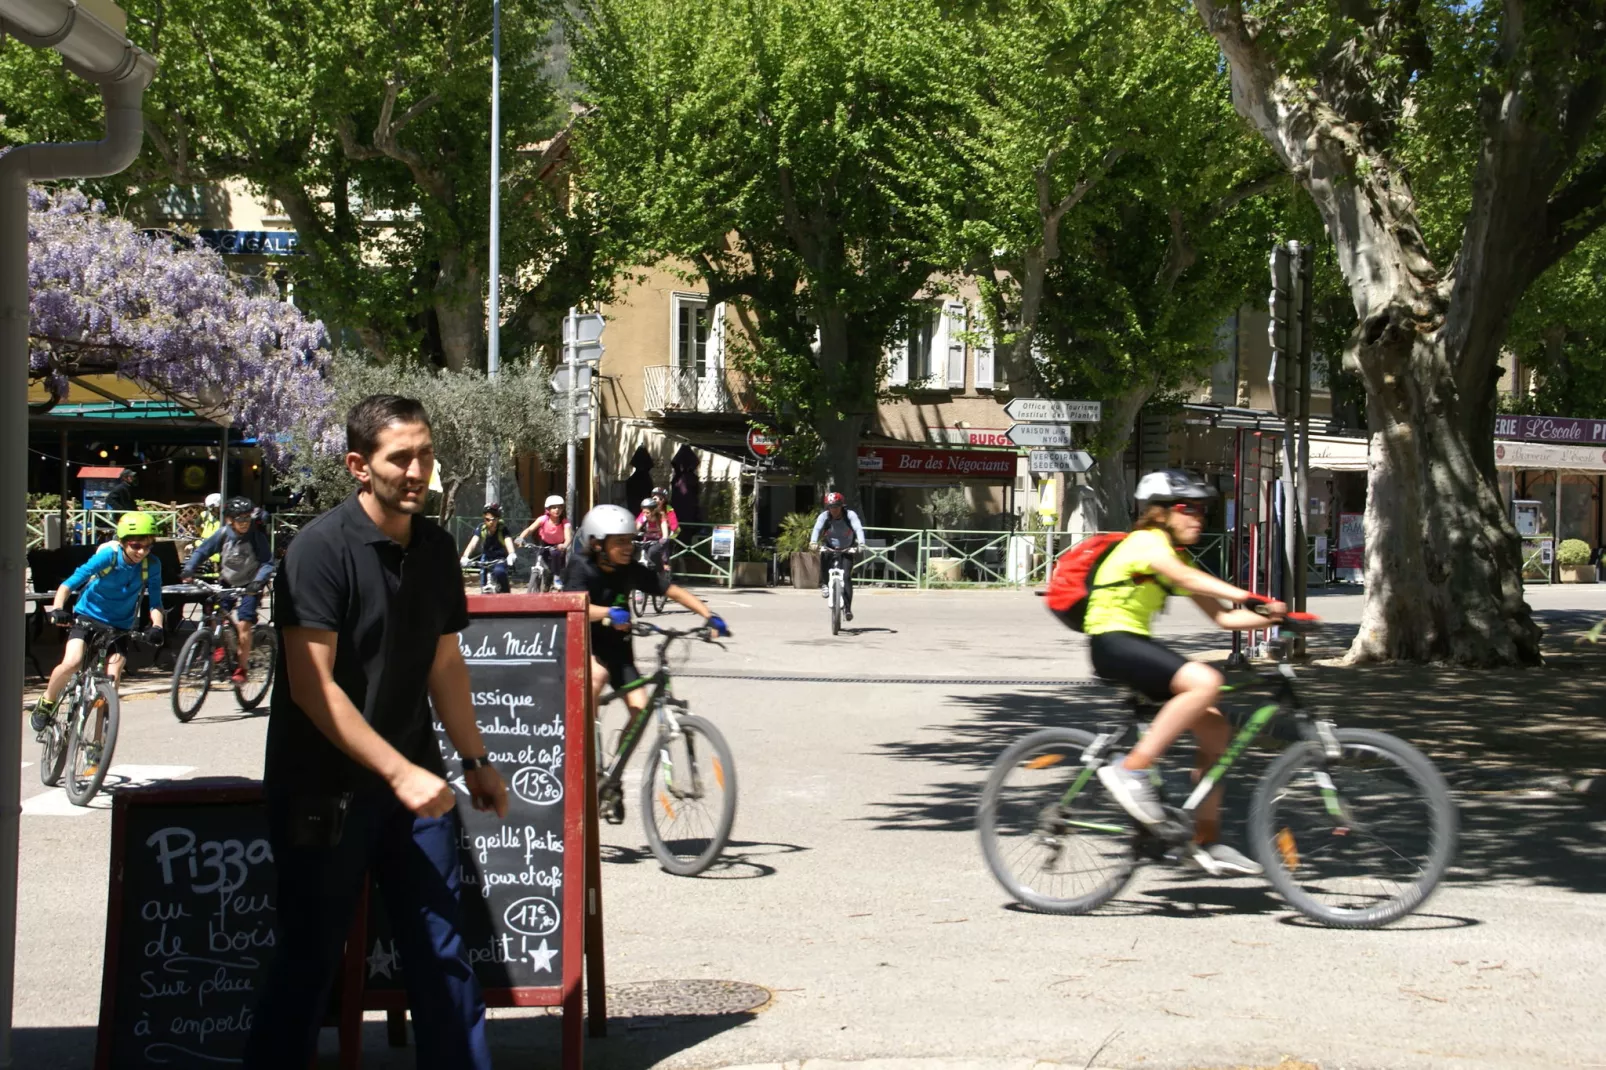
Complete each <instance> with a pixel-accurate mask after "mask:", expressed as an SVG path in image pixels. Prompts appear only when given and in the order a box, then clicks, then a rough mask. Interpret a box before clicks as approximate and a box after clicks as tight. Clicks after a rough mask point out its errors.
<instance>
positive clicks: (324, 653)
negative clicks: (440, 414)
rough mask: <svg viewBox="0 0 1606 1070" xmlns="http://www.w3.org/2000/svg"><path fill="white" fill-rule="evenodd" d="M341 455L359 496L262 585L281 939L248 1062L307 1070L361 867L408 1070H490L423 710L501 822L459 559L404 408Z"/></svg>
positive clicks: (417, 414) (365, 410) (362, 411)
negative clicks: (375, 901) (400, 1014)
mask: <svg viewBox="0 0 1606 1070" xmlns="http://www.w3.org/2000/svg"><path fill="white" fill-rule="evenodd" d="M346 442H347V448H348V449H349V450H350V452H349V453H347V454H346V467H347V468H348V469H349V470H350V471H351V474H352V475H353V476H354V477H355V478H356V480H357V483H358V485H359V490H358V492H357V493H356V494H354V495H352V496H351V497H350V498H348V499H346V501H345V502H343V503H342V504H341V505H339V506H338V507H336V508H335V509H333V510H332V511H330V512H329V513H326V514H325V515H323V516H321V517H319V518H318V519H317V520H315V521H313V522H312V523H311V524H308V525H307V526H306V528H304V529H303V530H302V532H301V533H300V534H299V535H297V536H296V539H295V541H294V542H293V543H291V545H290V551H289V553H288V554H286V555H285V561H284V567H283V568H281V569H280V570H279V574H278V579H277V581H276V583H275V586H274V608H275V614H276V617H277V621H276V623H277V626H278V628H279V635H280V639H279V665H278V675H277V678H276V681H275V684H274V690H273V704H272V716H271V719H270V720H269V722H268V746H267V757H266V762H265V769H264V772H263V780H264V783H265V786H266V791H267V797H268V819H269V835H270V838H271V841H272V844H273V856H274V861H275V863H276V865H277V867H278V881H279V889H278V898H277V907H278V919H279V920H278V924H279V928H278V943H277V946H276V948H275V951H274V958H273V965H272V967H271V969H270V971H269V975H268V977H267V978H266V983H265V985H264V989H263V991H262V994H261V998H260V1002H259V1003H258V1006H257V1012H256V1016H255V1020H254V1021H253V1023H252V1029H251V1042H250V1046H249V1050H248V1052H247V1054H246V1059H245V1065H246V1066H247V1067H248V1068H258V1070H286V1068H300V1067H305V1066H307V1065H308V1064H309V1063H310V1062H311V1060H312V1057H313V1055H314V1053H315V1052H316V1051H317V1039H318V1029H319V1027H320V1026H321V1025H322V1023H323V1019H324V1014H325V1011H326V1010H327V1008H328V1006H329V990H330V986H331V984H332V982H333V980H334V976H335V971H336V967H337V965H338V962H339V959H340V953H341V948H342V946H343V944H344V942H345V939H346V933H347V931H348V930H349V929H350V927H351V921H352V917H353V914H354V912H355V910H356V907H357V902H358V899H359V897H360V895H361V892H362V887H363V878H364V875H365V874H366V873H368V872H369V871H370V870H372V871H373V873H374V874H375V876H377V878H378V880H379V889H380V892H381V894H382V895H383V896H384V899H385V906H386V910H387V912H388V914H389V917H390V922H391V926H392V928H393V929H394V930H395V933H396V942H397V945H398V949H399V951H400V957H401V960H402V962H404V963H405V964H406V965H405V975H406V978H407V998H408V1006H409V1008H410V1009H411V1011H412V1014H413V1027H414V1031H415V1034H416V1037H417V1042H418V1066H419V1067H420V1068H428V1070H434V1068H437V1067H439V1068H448V1067H450V1068H452V1070H456V1068H459V1067H464V1068H470V1070H488V1068H489V1067H490V1065H491V1061H490V1053H489V1050H488V1049H487V1047H486V1043H485V1002H484V1000H483V998H482V997H481V994H480V990H479V985H478V983H477V982H476V981H475V978H474V971H473V968H472V967H471V965H470V962H469V955H468V949H467V947H466V946H465V945H464V943H463V938H462V929H461V925H460V924H459V906H458V885H459V878H460V871H459V862H458V853H457V837H458V830H459V825H458V822H457V818H456V815H455V814H454V813H453V812H452V808H453V805H454V803H455V802H456V799H455V797H454V796H453V793H452V789H451V787H450V786H449V785H448V784H447V782H446V780H445V775H446V769H445V767H444V763H443V762H442V760H441V754H440V748H439V746H438V745H437V744H436V742H435V734H434V728H433V721H432V718H431V712H430V703H431V700H433V704H434V712H435V714H436V715H438V716H439V717H440V720H441V724H442V725H443V726H444V727H445V729H446V734H447V735H448V736H449V737H450V738H451V741H452V744H453V745H454V746H455V747H456V748H457V751H458V753H459V754H461V755H463V756H464V759H463V773H464V782H465V783H466V785H467V789H468V794H469V796H470V798H471V799H472V801H473V804H474V808H475V809H477V810H495V811H496V812H497V814H498V815H500V816H505V815H506V813H507V790H506V788H505V787H504V786H503V784H502V780H501V777H500V776H499V775H498V774H497V772H496V770H495V768H493V767H492V766H490V765H489V764H487V763H486V761H485V746H484V744H483V743H482V741H481V739H480V730H479V725H478V724H477V723H476V722H475V720H474V708H473V705H472V702H471V700H470V698H469V687H468V668H467V666H466V665H465V664H464V663H463V657H462V653H461V652H460V650H459V649H458V644H457V632H459V631H461V630H462V629H463V628H464V627H465V626H466V625H467V624H468V608H467V602H466V600H465V598H464V595H463V582H462V574H461V573H460V572H459V571H458V564H457V548H456V545H455V544H454V542H453V540H452V538H451V536H450V535H448V534H447V533H446V532H445V531H443V530H441V528H439V527H438V526H436V525H435V524H433V523H431V522H430V521H428V520H426V519H425V518H424V517H422V516H420V515H419V514H420V513H421V512H422V511H423V508H424V499H425V494H426V492H427V490H428V487H429V477H430V471H431V469H432V468H433V466H434V463H435V454H434V447H433V445H432V444H431V437H430V428H429V419H428V417H427V416H426V415H425V413H424V409H423V406H421V405H420V404H419V403H418V402H416V401H413V400H412V399H410V398H402V397H397V396H395V395H391V394H379V395H374V396H373V397H369V398H365V399H363V400H362V401H360V402H358V403H357V405H355V406H354V407H353V408H352V410H351V413H350V414H349V415H348V416H347V418H346Z"/></svg>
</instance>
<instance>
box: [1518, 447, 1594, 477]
mask: <svg viewBox="0 0 1606 1070" xmlns="http://www.w3.org/2000/svg"><path fill="white" fill-rule="evenodd" d="M1494 463H1495V467H1496V468H1548V469H1554V470H1559V471H1564V472H1566V471H1572V472H1602V471H1606V449H1603V448H1602V447H1600V446H1563V445H1559V444H1554V443H1549V442H1496V443H1495V444H1494Z"/></svg>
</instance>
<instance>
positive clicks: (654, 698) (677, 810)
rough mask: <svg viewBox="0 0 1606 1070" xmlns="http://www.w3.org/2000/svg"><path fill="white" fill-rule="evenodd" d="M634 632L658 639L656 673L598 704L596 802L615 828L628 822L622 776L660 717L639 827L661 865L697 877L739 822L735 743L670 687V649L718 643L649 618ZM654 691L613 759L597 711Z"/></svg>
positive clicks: (705, 633) (699, 631)
mask: <svg viewBox="0 0 1606 1070" xmlns="http://www.w3.org/2000/svg"><path fill="white" fill-rule="evenodd" d="M634 631H635V634H636V635H641V636H646V635H659V636H662V637H663V641H662V642H661V643H659V644H658V652H657V653H658V669H657V671H656V672H654V673H653V674H652V675H651V676H647V677H644V678H642V679H641V680H638V681H636V682H635V683H634V684H632V685H630V686H628V687H626V688H623V689H621V690H618V691H610V692H608V693H606V694H604V695H603V696H601V698H599V699H598V700H597V709H598V711H599V716H598V719H597V741H596V742H597V798H598V804H599V808H600V812H601V814H602V817H603V818H604V819H605V820H606V821H608V822H609V823H610V824H614V825H618V824H622V823H623V822H624V819H625V805H624V785H623V780H624V773H625V765H626V764H627V763H628V762H629V761H630V755H631V754H632V753H634V751H635V749H636V746H637V744H639V743H640V742H641V737H642V733H643V732H644V731H645V730H646V727H647V722H648V721H649V720H653V719H656V720H657V722H658V737H657V739H656V740H655V741H654V742H653V745H652V749H651V750H650V751H649V752H648V756H647V768H646V770H644V772H643V775H642V778H641V810H642V823H643V824H644V825H645V826H646V831H647V844H648V846H649V847H651V848H652V853H653V855H654V856H655V857H656V858H657V859H658V863H659V865H661V866H663V867H664V869H666V870H668V871H669V872H670V873H674V874H677V875H679V876H682V877H691V876H695V875H696V874H698V873H701V872H702V871H703V870H705V869H707V868H708V867H709V866H710V865H712V864H713V862H714V859H716V858H718V857H719V853H720V852H721V851H723V850H724V849H725V844H726V843H727V842H729V840H730V834H731V825H732V824H733V823H734V822H735V820H736V765H735V762H733V761H732V759H731V751H730V745H729V744H727V743H726V742H725V737H724V736H723V735H721V734H720V732H719V729H717V728H715V727H714V726H713V725H712V724H710V723H709V722H708V721H706V720H704V719H703V718H701V717H698V716H695V715H693V714H691V713H688V712H687V705H686V702H685V701H684V700H682V699H677V698H675V696H674V694H673V693H672V691H671V690H670V672H669V652H670V648H671V647H672V646H673V645H674V644H675V642H676V641H677V640H682V639H684V640H690V639H691V638H693V637H695V638H698V639H701V640H702V641H703V642H708V643H714V645H715V646H718V647H720V648H721V649H723V648H724V644H723V643H719V642H717V641H715V639H714V636H713V632H712V631H711V630H710V629H709V628H707V627H706V626H705V627H701V628H691V629H670V628H660V627H658V626H657V625H655V624H649V623H647V622H646V621H637V622H636V623H635V625H634ZM641 687H650V688H652V689H653V691H652V695H651V697H650V698H649V699H648V701H647V705H646V706H645V707H644V708H642V709H641V710H639V711H635V712H633V713H632V714H631V715H630V720H629V721H628V722H627V723H626V724H625V727H624V728H623V729H622V730H620V732H619V733H617V735H618V739H617V744H616V746H615V747H614V748H613V755H612V759H611V760H609V758H608V753H607V751H606V750H605V748H604V747H603V741H602V720H601V716H600V711H601V709H602V707H603V706H604V705H606V704H607V703H608V702H611V701H612V700H614V699H616V698H620V697H621V696H623V695H624V694H625V693H626V692H628V691H634V690H636V689H637V688H641Z"/></svg>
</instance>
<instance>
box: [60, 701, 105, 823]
mask: <svg viewBox="0 0 1606 1070" xmlns="http://www.w3.org/2000/svg"><path fill="white" fill-rule="evenodd" d="M117 716H118V702H117V690H116V688H114V687H112V685H111V684H110V683H109V682H108V681H105V680H97V681H96V682H95V683H94V685H93V686H89V687H85V688H84V691H83V695H82V697H81V698H80V700H79V706H78V709H76V710H74V711H73V722H72V742H71V744H70V745H69V747H68V749H67V779H66V783H64V784H63V785H62V786H63V787H64V788H66V789H67V798H68V799H70V800H71V801H72V803H73V805H75V806H88V805H89V800H91V799H93V798H94V797H95V793H96V792H98V791H99V790H100V786H101V784H102V783H104V782H105V780H106V768H107V767H108V766H110V765H111V763H112V752H113V751H114V750H115V749H116V747H117Z"/></svg>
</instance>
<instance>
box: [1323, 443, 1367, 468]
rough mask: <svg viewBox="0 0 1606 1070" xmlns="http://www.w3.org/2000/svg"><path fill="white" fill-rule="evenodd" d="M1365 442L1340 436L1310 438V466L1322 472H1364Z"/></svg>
mask: <svg viewBox="0 0 1606 1070" xmlns="http://www.w3.org/2000/svg"><path fill="white" fill-rule="evenodd" d="M1366 457H1367V440H1366V439H1364V438H1345V437H1343V436H1342V435H1312V436H1310V466H1311V467H1312V468H1320V469H1321V470H1322V471H1324V472H1364V471H1366Z"/></svg>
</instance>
